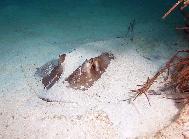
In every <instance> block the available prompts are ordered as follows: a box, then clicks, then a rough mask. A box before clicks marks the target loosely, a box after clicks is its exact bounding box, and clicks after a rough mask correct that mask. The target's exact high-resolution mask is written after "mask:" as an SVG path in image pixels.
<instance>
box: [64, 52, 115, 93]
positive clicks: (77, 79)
mask: <svg viewBox="0 0 189 139" xmlns="http://www.w3.org/2000/svg"><path fill="white" fill-rule="evenodd" d="M112 59H114V55H113V54H111V53H102V54H101V55H100V56H98V57H95V58H91V59H90V60H86V61H85V62H84V63H83V64H82V65H81V66H79V67H78V68H77V69H76V70H75V71H74V72H73V73H72V74H71V75H70V76H69V77H68V78H67V79H66V80H65V81H67V82H68V83H69V86H70V87H72V88H74V89H80V90H86V89H88V88H89V87H91V86H92V85H93V84H94V82H95V81H97V80H98V79H99V78H100V77H101V75H102V74H103V73H104V72H105V70H106V69H107V67H108V65H109V64H110V61H111V60H112Z"/></svg>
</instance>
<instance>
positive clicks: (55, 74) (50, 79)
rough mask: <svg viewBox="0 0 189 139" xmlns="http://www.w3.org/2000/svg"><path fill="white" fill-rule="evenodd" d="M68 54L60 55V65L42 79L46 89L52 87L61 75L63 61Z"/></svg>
mask: <svg viewBox="0 0 189 139" xmlns="http://www.w3.org/2000/svg"><path fill="white" fill-rule="evenodd" d="M65 57H66V54H62V55H59V60H58V66H56V67H54V69H53V70H52V71H51V73H50V74H49V75H47V76H45V77H43V79H42V83H43V85H44V86H45V88H46V89H50V88H51V87H52V86H53V85H54V84H55V83H56V82H57V81H58V80H59V79H60V77H61V75H62V73H63V70H64V67H63V63H64V60H65Z"/></svg>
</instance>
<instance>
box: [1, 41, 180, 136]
mask: <svg viewBox="0 0 189 139" xmlns="http://www.w3.org/2000/svg"><path fill="white" fill-rule="evenodd" d="M137 41H139V42H141V40H139V39H138V38H136V39H135V40H134V42H132V41H130V40H129V39H128V38H119V39H110V40H105V41H97V42H92V43H86V44H81V45H80V46H79V47H77V48H76V49H73V50H72V51H70V52H60V53H67V57H66V60H65V72H64V74H63V76H62V77H61V79H60V80H59V82H57V83H56V84H55V85H54V86H53V87H52V88H51V89H50V90H48V91H46V90H44V89H43V86H42V84H41V82H40V79H39V78H36V77H35V76H34V73H35V71H36V68H37V67H40V66H41V65H42V63H43V62H44V61H45V60H44V59H42V60H41V61H40V59H39V60H38V63H35V62H34V61H33V60H32V56H31V55H30V50H29V49H28V50H27V51H24V53H22V55H18V56H17V58H18V59H20V62H19V63H18V64H17V66H18V67H16V68H17V70H16V71H17V75H18V77H19V78H21V79H23V80H22V81H19V79H18V78H17V79H18V82H17V83H16V84H17V86H16V85H15V86H13V88H8V89H6V81H5V82H4V86H5V87H3V89H2V93H1V94H0V101H1V105H0V138H134V137H140V136H149V135H152V134H155V133H156V132H157V131H159V130H160V129H163V128H164V127H166V126H168V125H170V124H171V122H172V120H173V119H174V118H175V116H177V114H178V112H179V107H178V106H177V105H176V104H175V103H174V101H172V100H169V99H166V98H165V96H166V92H163V91H162V90H161V88H162V86H163V84H161V83H160V81H159V82H158V83H156V86H153V87H152V88H151V89H152V90H154V91H155V92H158V93H159V94H161V95H150V96H149V99H150V103H151V106H149V104H148V101H147V99H146V97H145V96H140V97H138V98H137V99H136V100H135V101H132V100H131V99H130V98H131V97H132V96H133V93H130V90H132V89H136V88H137V87H136V85H138V84H142V83H143V82H144V81H146V79H147V77H148V76H152V75H153V74H154V73H155V72H156V71H157V70H158V69H159V67H160V65H162V64H163V63H164V62H165V61H166V60H167V59H168V57H169V56H170V55H171V54H173V53H174V49H172V51H169V52H170V53H169V54H168V53H167V52H166V50H165V49H166V47H165V49H159V48H158V47H155V48H151V49H153V50H151V52H152V53H150V54H149V53H146V52H145V49H143V48H142V47H139V46H138V45H136V44H138V42H137ZM115 46H116V47H115ZM127 46H129V47H127ZM163 46H164V44H161V43H160V44H159V47H163ZM146 47H147V46H145V48H146ZM149 47H150V45H149ZM167 49H170V48H167ZM160 50H162V51H161V52H160ZM101 52H112V53H113V54H114V55H115V57H116V58H115V60H112V61H111V63H110V65H109V67H108V69H107V70H106V72H105V73H104V74H103V75H102V77H101V78H100V79H99V80H98V81H97V82H96V83H95V84H94V85H93V86H92V87H91V88H90V89H88V90H86V91H76V90H73V89H71V88H67V87H66V85H65V84H63V83H62V82H63V80H64V78H65V77H67V76H68V75H69V74H70V73H72V72H73V71H74V69H76V68H77V67H78V66H79V65H81V64H82V62H83V61H84V60H85V59H89V58H91V57H94V56H97V55H99V54H100V53H101ZM35 53H36V54H37V53H40V52H38V51H36V52H33V54H34V55H35ZM33 54H32V55H33ZM54 58H56V56H55V57H54ZM18 59H17V60H18ZM49 60H50V59H49ZM46 62H48V60H47V61H46ZM43 64H45V63H43ZM8 69H9V70H14V69H13V68H12V67H9V66H7V67H5V70H4V74H5V73H6V72H7V73H10V71H8ZM12 74H13V75H14V73H12ZM15 78H16V77H15ZM4 79H6V77H5V78H4ZM7 82H8V81H7ZM169 91H170V90H169ZM38 96H40V97H41V96H42V97H45V98H48V99H51V100H54V101H59V102H51V103H48V102H45V101H43V100H41V99H39V98H38Z"/></svg>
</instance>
